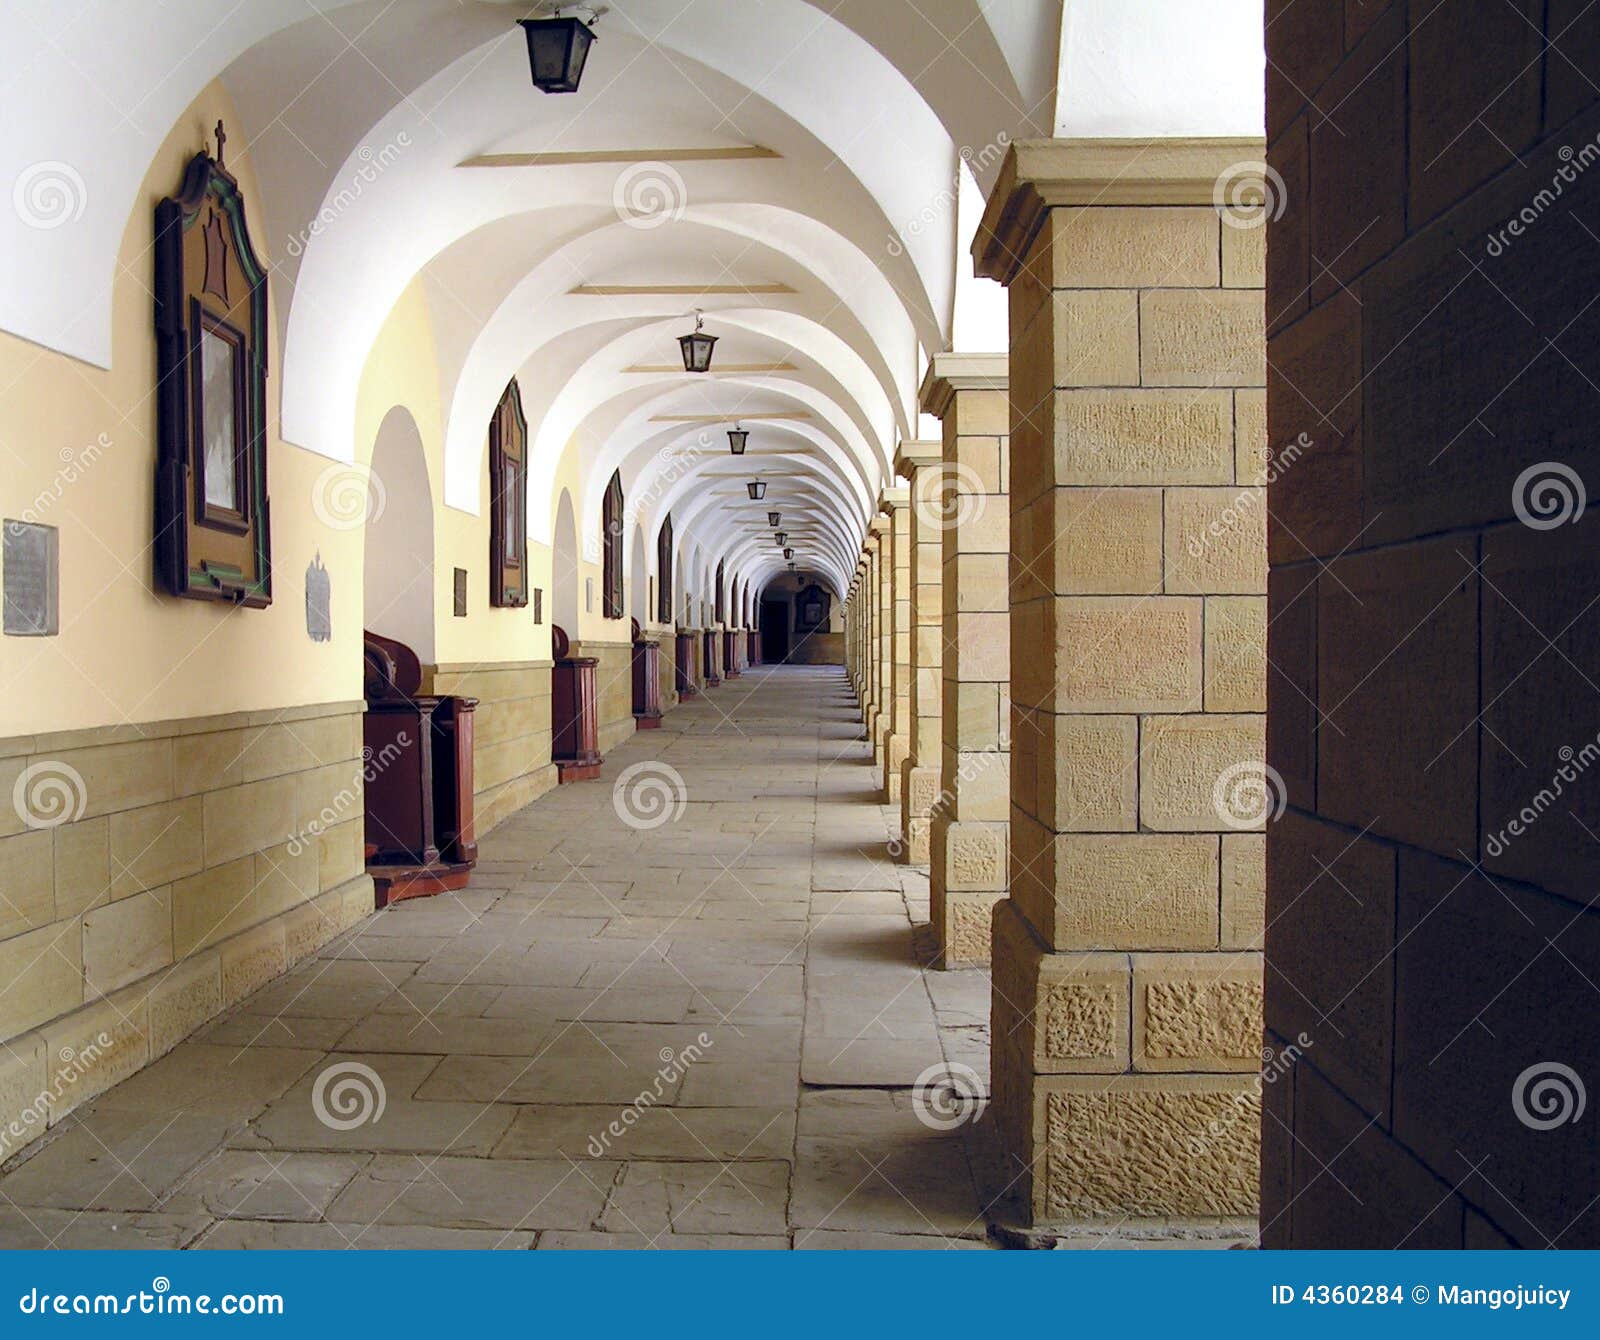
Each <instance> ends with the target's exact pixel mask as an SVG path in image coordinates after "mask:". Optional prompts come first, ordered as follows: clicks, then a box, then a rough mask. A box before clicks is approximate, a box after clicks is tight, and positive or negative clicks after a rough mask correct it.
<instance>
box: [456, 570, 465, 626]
mask: <svg viewBox="0 0 1600 1340" xmlns="http://www.w3.org/2000/svg"><path fill="white" fill-rule="evenodd" d="M454 571H455V584H456V589H455V596H456V618H458V619H465V618H466V617H467V570H466V569H465V568H456V569H455V570H454Z"/></svg>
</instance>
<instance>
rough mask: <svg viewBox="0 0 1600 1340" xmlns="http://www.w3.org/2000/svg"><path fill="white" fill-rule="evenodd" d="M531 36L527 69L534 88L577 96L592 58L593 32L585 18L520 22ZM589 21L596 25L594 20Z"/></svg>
mask: <svg viewBox="0 0 1600 1340" xmlns="http://www.w3.org/2000/svg"><path fill="white" fill-rule="evenodd" d="M517 22H518V23H520V24H521V25H522V30H523V31H524V32H525V33H527V35H528V66H529V68H530V70H531V71H532V74H533V85H534V87H535V88H538V89H542V90H543V91H544V92H546V93H576V92H577V91H578V81H579V80H580V79H582V78H583V63H584V61H586V60H587V59H588V58H589V47H590V45H591V44H592V43H593V42H594V40H595V37H594V29H592V28H591V27H589V24H587V23H585V22H584V21H583V20H582V19H575V18H563V17H561V16H560V15H559V14H557V15H554V16H552V17H551V18H547V19H518V20H517ZM590 22H593V19H592V18H591V20H590Z"/></svg>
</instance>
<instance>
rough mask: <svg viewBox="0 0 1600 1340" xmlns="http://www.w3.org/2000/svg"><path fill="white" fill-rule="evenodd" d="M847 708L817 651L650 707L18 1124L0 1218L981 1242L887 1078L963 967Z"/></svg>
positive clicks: (949, 1028)
mask: <svg viewBox="0 0 1600 1340" xmlns="http://www.w3.org/2000/svg"><path fill="white" fill-rule="evenodd" d="M861 736H862V729H861V724H860V721H859V719H858V716H857V712H856V708H855V705H854V699H853V696H852V694H851V692H850V690H849V687H848V684H847V681H846V679H845V677H844V674H843V671H842V670H841V669H840V668H839V667H835V666H831V667H819V668H801V667H781V668H758V669H756V670H753V671H751V672H749V673H748V674H746V675H744V676H743V677H741V678H740V679H737V680H733V681H730V682H728V683H726V684H725V685H723V686H722V687H721V688H718V689H714V690H711V691H710V692H709V693H708V694H706V695H703V696H702V697H701V698H700V699H699V700H697V701H695V702H693V703H689V704H685V705H683V706H681V707H678V708H676V709H674V710H673V711H671V712H669V713H668V714H667V716H666V718H665V721H664V723H663V729H661V730H659V731H653V732H641V733H639V734H637V735H635V736H633V737H632V738H631V739H629V740H628V741H627V742H626V743H624V744H623V745H622V746H620V747H618V748H617V749H615V750H614V751H613V752H612V754H611V755H610V756H609V757H608V758H607V760H606V765H605V769H604V777H603V779H602V780H600V781H591V782H585V783H579V784H575V785H571V786H564V787H560V788H558V789H557V790H555V791H554V792H552V793H551V794H549V795H547V796H544V797H542V798H541V799H539V800H538V801H536V802H535V803H534V804H532V805H530V806H529V807H527V808H526V809H524V810H522V811H519V812H518V813H516V814H514V815H512V816H511V817H510V818H508V819H507V820H506V821H505V822H503V823H501V824H500V825H499V826H498V827H497V828H495V829H494V830H493V831H492V832H491V833H489V834H487V835H486V836H485V837H483V838H482V840H481V850H480V860H479V864H478V867H477V869H476V871H475V872H474V875H473V879H472V884H471V886H470V887H469V888H468V889H467V890H465V891H463V892H462V893H460V894H455V895H448V894H447V895H443V896H440V897H437V898H432V899H418V900H414V901H411V902H406V903H401V904H399V905H397V906H395V907H393V908H391V909H389V910H387V911H384V912H380V913H378V914H376V915H375V916H373V917H371V918H370V919H369V920H367V921H366V922H364V923H363V924H362V925H360V926H359V927H356V928H355V929H354V930H352V931H350V932H348V933H347V934H345V935H343V936H341V937H340V938H338V939H337V940H335V941H333V942H331V943H330V944H328V945H327V946H326V947H325V948H324V949H323V950H322V951H321V953H320V955H319V956H318V957H316V958H314V959H311V960H309V961H308V962H306V963H303V964H301V965H300V966H299V967H297V968H296V969H295V970H294V971H292V972H291V973H289V974H288V975H286V976H284V977H282V978H280V979H278V980H277V981H275V982H273V983H272V984H270V985H269V986H267V987H265V988H264V989H262V990H261V991H259V992H257V993H256V994H255V995H254V996H252V997H250V998H249V999H247V1000H245V1001H244V1002H242V1003H241V1004H240V1005H239V1006H238V1007H237V1008H235V1009H234V1010H233V1011H232V1012H230V1013H229V1014H228V1015H226V1016H224V1017H223V1018H221V1019H219V1020H217V1021H215V1022H214V1023H212V1024H211V1025H210V1026H208V1027H207V1028H205V1029H203V1030H202V1031H201V1032H200V1033H198V1034H196V1035H195V1036H194V1037H192V1038H191V1039H189V1040H188V1041H186V1042H184V1043H182V1044H180V1045H179V1046H178V1047H177V1048H176V1049H175V1050H174V1051H172V1052H170V1053H169V1054H168V1055H167V1056H166V1057H164V1058H163V1059H162V1060H160V1061H158V1062H157V1063H156V1064H155V1065H153V1066H151V1067H149V1068H148V1069H146V1070H144V1071H142V1072H140V1073H139V1074H137V1075H135V1076H133V1077H132V1078H130V1079H128V1080H126V1081H124V1082H123V1083H122V1084H120V1085H118V1086H117V1087H116V1088H114V1089H111V1090H109V1091H108V1092H106V1093H104V1094H102V1095H100V1096H99V1097H98V1098H97V1099H95V1100H94V1101H93V1102H92V1103H91V1104H88V1105H86V1106H85V1107H83V1108H81V1109H79V1110H78V1111H77V1112H76V1113H74V1114H73V1115H71V1116H69V1117H68V1118H67V1119H66V1120H65V1121H64V1122H62V1123H61V1124H60V1125H59V1126H58V1127H56V1128H55V1129H54V1130H52V1131H51V1132H50V1134H49V1136H48V1137H47V1138H45V1139H43V1140H40V1141H37V1142H35V1144H34V1145H32V1146H30V1147H29V1148H28V1149H27V1150H26V1151H24V1152H23V1153H22V1154H21V1155H19V1156H18V1158H17V1159H16V1160H15V1162H14V1164H13V1165H11V1166H9V1167H8V1169H7V1170H6V1171H5V1172H4V1174H3V1175H0V1246H3V1247H43V1246H56V1247H129V1248H133V1247H181V1246H192V1247H216V1248H241V1247H251V1248H267V1247H286V1248H347V1247H354V1248H392V1247H418V1248H433V1247H500V1248H514V1249H528V1248H537V1249H539V1250H545V1249H552V1248H607V1247H656V1248H664V1247H730V1248H780V1249H781V1248H789V1247H796V1248H836V1247H929V1248H981V1247H983V1246H985V1245H986V1240H985V1224H984V1219H983V1216H982V1213H981V1211H980V1209H979V1203H978V1195H977V1192H976V1191H975V1189H974V1177H973V1171H972V1166H971V1160H970V1159H969V1151H968V1148H967V1137H968V1134H969V1131H968V1130H967V1129H964V1128H965V1127H967V1126H968V1124H969V1123H968V1120H967V1119H968V1118H969V1117H970V1116H971V1115H972V1112H973V1111H974V1110H975V1109H976V1107H978V1106H981V1097H979V1098H976V1099H975V1100H974V1101H973V1102H972V1103H971V1104H964V1103H962V1102H959V1101H958V1102H956V1103H955V1104H954V1105H953V1106H952V1105H950V1104H947V1103H945V1102H943V1101H935V1102H934V1103H932V1104H929V1103H927V1102H924V1101H921V1093H922V1091H920V1090H917V1089H916V1086H917V1084H918V1081H919V1079H923V1080H924V1081H925V1080H926V1077H927V1076H928V1075H929V1072H930V1068H932V1070H933V1073H934V1074H935V1075H937V1074H938V1073H939V1072H940V1071H941V1070H946V1068H947V1067H948V1070H947V1071H946V1073H951V1074H958V1075H967V1076H969V1080H970V1082H971V1083H972V1084H981V1083H982V1082H983V1081H982V1080H981V1078H980V1077H983V1076H986V1075H987V1065H988V1028H987V1026H988V1018H989V985H988V980H987V974H986V973H984V972H982V971H966V972H935V971H924V970H923V969H922V968H921V967H920V966H919V964H920V963H921V962H922V961H924V960H925V959H926V957H927V938H926V926H925V925H924V924H923V923H926V921H927V879H926V876H925V875H924V874H922V873H920V872H917V871H914V870H912V869H910V868H908V867H906V866H904V865H899V864H896V863H894V862H892V861H891V860H890V858H889V856H888V854H887V850H886V844H887V841H888V838H889V834H890V831H891V830H890V823H891V817H890V811H889V810H888V809H886V808H885V807H884V806H882V805H881V804H880V803H879V802H880V799H881V797H880V793H879V790H878V787H877V785H876V779H875V775H874V769H873V768H872V767H871V756H870V751H869V749H868V746H867V745H866V743H865V742H864V740H863V739H862V738H861ZM897 826H898V824H897V821H896V827H897ZM919 926H920V929H919ZM963 1067H970V1068H971V1070H970V1072H969V1071H968V1070H965V1069H962V1068H963ZM973 1072H975V1073H973ZM959 1085H960V1082H959V1081H958V1087H959Z"/></svg>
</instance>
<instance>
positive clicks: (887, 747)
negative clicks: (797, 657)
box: [878, 488, 911, 805]
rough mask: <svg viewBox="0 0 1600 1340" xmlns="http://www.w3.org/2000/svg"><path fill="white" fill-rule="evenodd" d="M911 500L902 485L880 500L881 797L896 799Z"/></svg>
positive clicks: (906, 733)
mask: <svg viewBox="0 0 1600 1340" xmlns="http://www.w3.org/2000/svg"><path fill="white" fill-rule="evenodd" d="M910 501H911V498H910V494H909V493H908V492H907V490H905V489H904V488H892V489H885V490H884V491H883V497H882V499H881V500H880V502H879V504H878V505H879V506H880V507H882V508H883V514H884V516H885V517H886V518H887V519H888V522H889V529H888V532H887V533H886V534H885V536H884V538H885V540H886V541H887V542H888V546H889V563H888V577H889V606H888V609H889V630H888V632H889V667H888V668H889V691H888V701H887V703H886V704H885V706H886V707H887V709H888V713H889V733H888V735H887V736H886V737H885V739H884V746H883V772H882V774H881V775H882V778H883V799H884V803H885V804H887V805H898V804H899V803H900V783H901V774H902V771H903V770H904V768H905V765H906V757H907V756H908V755H909V753H910V752H911V508H910V506H909V503H910Z"/></svg>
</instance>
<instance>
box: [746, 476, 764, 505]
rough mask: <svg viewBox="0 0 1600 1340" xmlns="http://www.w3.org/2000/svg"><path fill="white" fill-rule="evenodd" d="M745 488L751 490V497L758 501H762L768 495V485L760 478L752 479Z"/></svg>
mask: <svg viewBox="0 0 1600 1340" xmlns="http://www.w3.org/2000/svg"><path fill="white" fill-rule="evenodd" d="M745 488H747V489H749V490H750V497H751V498H752V499H754V500H755V501H756V502H760V501H761V500H762V499H763V498H765V497H766V496H767V486H766V484H765V483H764V482H763V481H761V480H759V479H752V480H751V481H750V482H749V483H748V484H746V485H745Z"/></svg>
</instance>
